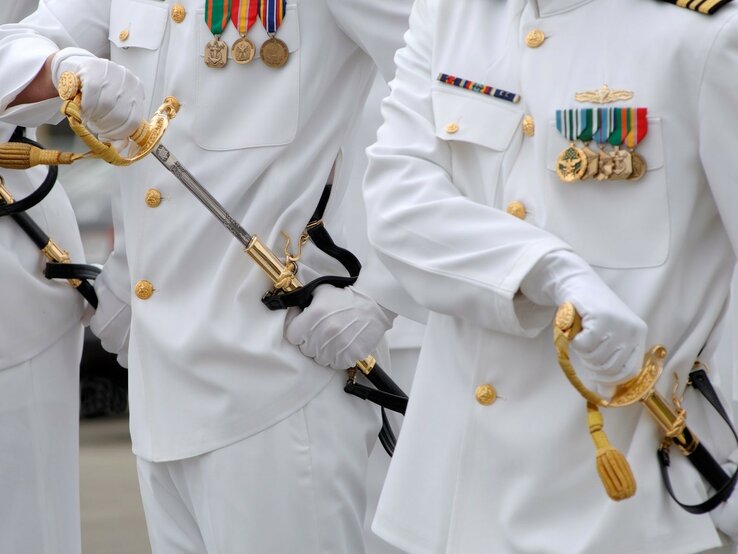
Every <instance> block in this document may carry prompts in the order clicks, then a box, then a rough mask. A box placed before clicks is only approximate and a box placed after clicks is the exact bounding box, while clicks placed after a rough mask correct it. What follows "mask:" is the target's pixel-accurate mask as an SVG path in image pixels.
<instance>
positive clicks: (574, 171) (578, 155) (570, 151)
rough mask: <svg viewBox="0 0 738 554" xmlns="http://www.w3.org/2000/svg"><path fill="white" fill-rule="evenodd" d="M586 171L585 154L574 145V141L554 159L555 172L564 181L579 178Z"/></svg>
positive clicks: (568, 181) (570, 181) (567, 181)
mask: <svg viewBox="0 0 738 554" xmlns="http://www.w3.org/2000/svg"><path fill="white" fill-rule="evenodd" d="M586 171H587V156H586V155H585V154H584V152H583V151H582V150H581V149H579V148H577V147H576V146H574V143H571V145H570V146H569V147H568V148H567V149H565V150H564V151H563V152H561V154H559V157H558V158H557V159H556V174H557V175H558V176H559V179H561V180H562V181H564V182H565V183H573V182H574V181H579V180H581V178H582V176H583V175H584V173H585V172H586Z"/></svg>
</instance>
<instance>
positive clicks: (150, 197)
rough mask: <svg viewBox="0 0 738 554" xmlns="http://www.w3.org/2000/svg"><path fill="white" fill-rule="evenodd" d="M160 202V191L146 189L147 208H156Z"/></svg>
mask: <svg viewBox="0 0 738 554" xmlns="http://www.w3.org/2000/svg"><path fill="white" fill-rule="evenodd" d="M159 204H161V193H160V192H159V191H158V190H156V189H149V190H147V191H146V205H147V206H148V207H149V208H158V207H159Z"/></svg>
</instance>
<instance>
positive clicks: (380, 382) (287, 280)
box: [246, 235, 407, 397]
mask: <svg viewBox="0 0 738 554" xmlns="http://www.w3.org/2000/svg"><path fill="white" fill-rule="evenodd" d="M246 253H247V254H248V255H249V256H250V257H251V259H252V260H254V262H256V265H258V266H259V267H260V268H261V269H262V271H264V273H266V274H267V276H268V277H269V278H270V279H271V281H272V284H273V285H274V287H275V288H277V289H279V290H281V291H283V292H293V291H296V290H297V289H299V288H301V287H302V283H301V282H300V280H299V279H298V278H297V277H295V270H296V266H295V264H294V263H293V264H292V266H290V265H289V264H285V263H284V262H283V261H282V260H280V259H279V258H278V257H277V256H276V255H275V254H274V252H272V251H271V249H270V248H269V247H268V246H267V245H265V244H264V243H263V242H262V241H261V239H260V238H259V237H257V236H255V235H254V236H252V237H251V241H250V242H249V245H248V246H247V247H246ZM354 367H355V368H356V369H358V370H359V371H361V372H362V373H363V374H364V375H366V376H367V378H368V379H369V381H371V382H372V384H374V385H375V386H376V387H377V388H380V387H381V390H385V391H387V392H391V393H392V394H397V395H399V396H404V397H407V395H406V394H405V393H404V392H403V391H402V389H400V388H399V387H398V386H397V385H395V383H394V382H393V381H392V379H390V378H389V376H388V375H387V374H386V373H385V372H384V371H383V370H382V368H381V367H379V366H378V365H377V361H376V360H375V359H374V357H373V356H367V357H366V358H364V359H363V360H359V361H358V362H356V364H355V365H354Z"/></svg>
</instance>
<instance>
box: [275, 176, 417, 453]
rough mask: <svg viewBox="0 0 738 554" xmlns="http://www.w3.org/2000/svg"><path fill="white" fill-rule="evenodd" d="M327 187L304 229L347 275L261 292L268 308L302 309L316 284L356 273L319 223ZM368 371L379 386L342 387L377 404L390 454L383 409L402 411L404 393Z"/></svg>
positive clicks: (344, 282)
mask: <svg viewBox="0 0 738 554" xmlns="http://www.w3.org/2000/svg"><path fill="white" fill-rule="evenodd" d="M331 188H332V187H331V185H326V186H325V188H324V189H323V194H322V195H321V196H320V201H319V202H318V205H317V207H316V208H315V212H313V215H312V216H311V217H310V221H309V222H308V224H307V226H306V227H305V232H306V233H307V234H308V236H309V237H310V239H311V240H312V241H313V243H314V244H315V246H317V247H318V249H319V250H321V251H322V252H324V253H325V254H327V255H329V256H331V257H332V258H334V259H336V260H338V262H340V264H341V265H342V266H343V267H344V268H345V269H346V271H347V272H348V274H349V276H348V277H341V276H338V275H326V276H323V277H318V278H317V279H315V280H313V281H311V282H310V283H307V284H306V285H304V286H303V287H301V288H300V289H298V290H296V291H294V292H286V293H285V292H280V291H272V292H268V293H267V294H265V295H264V297H263V298H262V299H261V301H262V302H263V303H264V305H265V306H266V307H267V308H269V309H270V310H285V309H287V308H292V307H297V308H300V309H305V308H307V307H308V306H309V305H310V302H312V300H313V293H314V291H315V289H316V288H317V287H319V286H320V285H331V286H334V287H338V288H344V287H347V286H349V285H353V284H354V283H355V282H356V279H357V278H358V277H359V272H360V271H361V262H359V260H358V258H357V257H356V256H355V255H354V254H353V253H352V252H350V251H348V250H346V249H345V248H341V247H340V246H338V245H337V244H336V243H335V242H333V239H332V238H331V236H330V234H329V233H328V230H327V229H326V228H325V226H324V225H323V214H324V213H325V208H326V206H327V205H328V200H329V198H330V195H331ZM372 373H374V375H372V376H371V378H372V379H373V382H374V383H381V387H382V389H381V390H380V389H375V388H372V387H368V386H366V385H362V384H360V383H357V382H356V380H355V379H354V378H353V377H352V378H350V379H349V380H348V381H347V382H346V386H345V387H344V389H343V390H344V391H345V392H347V393H348V394H351V395H354V396H357V397H359V398H361V399H364V400H369V401H370V402H373V403H374V404H377V405H379V406H381V408H382V430H381V431H380V433H379V440H380V442H381V443H382V446H383V447H384V449H385V450H386V451H387V453H388V454H389V455H390V456H391V455H392V453H393V452H394V449H395V444H396V442H397V439H396V438H395V434H394V432H393V431H392V427H391V426H390V422H389V419H388V418H387V415H386V413H385V412H384V410H385V408H386V409H388V410H392V411H393V412H399V413H401V414H404V413H405V408H406V407H407V395H406V394H405V393H404V392H403V391H402V389H400V388H399V387H398V386H397V385H395V383H394V382H393V381H392V379H390V377H389V376H388V375H387V374H386V373H384V371H383V370H382V369H381V368H380V367H379V366H375V368H374V369H372Z"/></svg>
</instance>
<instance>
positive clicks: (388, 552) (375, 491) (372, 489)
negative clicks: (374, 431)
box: [364, 348, 420, 554]
mask: <svg viewBox="0 0 738 554" xmlns="http://www.w3.org/2000/svg"><path fill="white" fill-rule="evenodd" d="M419 354H420V348H391V349H390V359H391V361H392V365H391V367H392V379H393V380H394V381H395V382H396V383H397V384H398V386H399V387H400V388H401V389H402V390H403V391H405V392H406V393H410V387H411V385H412V382H413V376H414V375H415V366H417V365H418V356H419ZM387 415H388V417H389V419H390V422H391V423H392V429H393V430H394V432H395V434H396V435H398V437H399V432H400V427H401V425H402V416H401V415H399V414H393V413H392V412H389V411H388V412H387ZM398 440H399V438H398ZM389 464H390V457H389V455H388V454H387V452H385V451H384V448H383V447H382V445H381V444H380V443H379V441H377V443H376V445H375V446H374V450H372V454H371V456H370V458H369V469H368V471H367V476H366V496H367V501H366V520H365V522H364V535H365V544H366V552H367V554H399V553H400V552H402V551H401V550H398V549H397V548H395V547H394V546H391V545H390V544H389V543H387V542H385V541H383V540H382V539H381V538H379V537H378V536H377V535H375V534H374V532H373V531H372V530H371V525H372V520H373V519H374V513H375V512H376V511H377V504H378V502H379V494H380V493H381V492H382V486H383V485H384V479H385V477H386V476H387V470H388V469H389Z"/></svg>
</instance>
